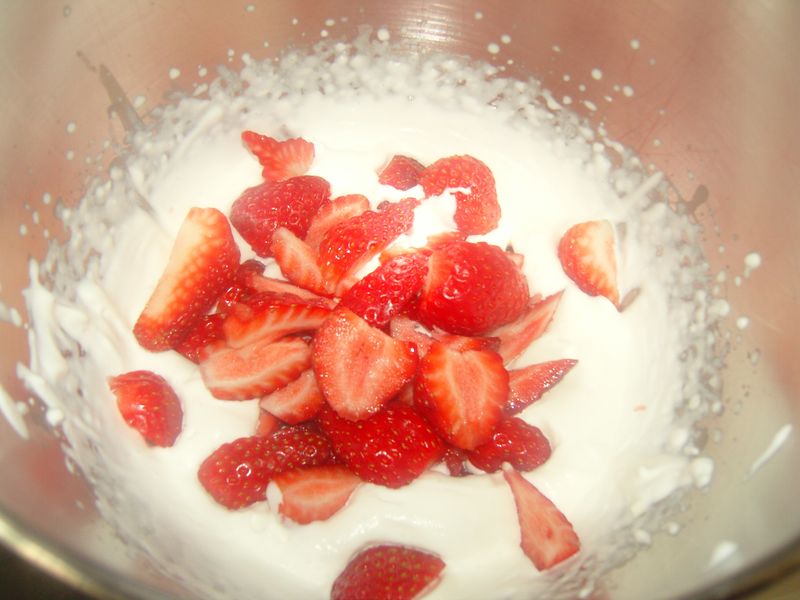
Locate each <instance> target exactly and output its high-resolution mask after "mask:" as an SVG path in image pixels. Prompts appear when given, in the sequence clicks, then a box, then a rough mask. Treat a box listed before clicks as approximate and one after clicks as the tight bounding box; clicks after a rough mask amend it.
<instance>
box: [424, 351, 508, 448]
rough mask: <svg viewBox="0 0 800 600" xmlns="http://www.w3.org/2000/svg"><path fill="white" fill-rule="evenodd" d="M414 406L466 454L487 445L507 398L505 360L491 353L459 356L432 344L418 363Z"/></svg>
mask: <svg viewBox="0 0 800 600" xmlns="http://www.w3.org/2000/svg"><path fill="white" fill-rule="evenodd" d="M414 386H415V387H414V404H415V406H417V408H419V410H420V412H421V413H422V414H423V415H425V417H426V418H427V419H428V420H429V421H430V422H431V423H432V424H433V426H434V427H435V428H436V429H437V431H438V432H439V433H440V434H441V435H442V436H443V437H444V439H445V440H447V441H448V442H450V443H451V444H453V445H454V446H457V447H458V448H463V449H464V450H472V449H474V448H476V447H478V446H480V445H481V444H483V443H486V442H487V441H488V440H489V438H490V437H491V436H492V432H493V431H494V428H495V426H496V425H497V423H498V422H499V421H500V417H501V416H502V408H503V404H504V403H505V401H506V398H507V397H508V373H507V372H506V370H505V369H504V368H503V359H502V358H500V355H499V354H497V353H496V352H491V351H489V350H466V351H464V352H459V351H457V350H454V349H452V348H450V347H449V346H447V345H446V344H443V343H441V342H434V343H433V345H431V348H430V350H429V351H428V353H427V354H426V355H425V357H424V358H423V359H422V360H421V361H420V365H419V370H418V372H417V377H416V380H415V383H414Z"/></svg>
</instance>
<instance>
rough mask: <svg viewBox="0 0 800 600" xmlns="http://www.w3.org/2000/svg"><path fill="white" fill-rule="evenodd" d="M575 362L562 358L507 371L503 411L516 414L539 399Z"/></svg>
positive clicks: (576, 362)
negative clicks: (506, 396) (506, 392)
mask: <svg viewBox="0 0 800 600" xmlns="http://www.w3.org/2000/svg"><path fill="white" fill-rule="evenodd" d="M576 364H578V361H577V360H572V359H570V358H562V359H560V360H552V361H549V362H544V363H538V364H535V365H529V366H527V367H523V368H521V369H514V370H513V371H509V372H508V400H506V406H505V409H504V410H505V413H506V414H507V415H514V414H517V413H518V412H520V411H521V410H522V409H524V408H526V407H527V406H529V405H530V404H533V403H534V402H536V401H537V400H539V398H541V397H542V395H543V394H544V393H545V392H546V391H547V390H549V389H550V388H552V387H553V386H554V385H556V384H557V383H558V382H559V381H561V380H562V379H563V378H564V375H566V374H567V373H569V372H570V370H571V369H572V367H574V366H575V365H576Z"/></svg>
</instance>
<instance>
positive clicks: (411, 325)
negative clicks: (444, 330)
mask: <svg viewBox="0 0 800 600" xmlns="http://www.w3.org/2000/svg"><path fill="white" fill-rule="evenodd" d="M417 325H418V323H417V322H416V321H414V320H413V319H411V318H409V317H407V316H405V315H397V316H396V317H394V318H393V319H392V320H391V321H390V323H389V333H390V335H391V336H392V337H393V338H394V339H396V340H400V341H401V342H410V343H412V344H414V346H415V347H416V350H417V356H419V357H420V358H422V357H423V356H425V355H426V354H427V353H428V350H429V349H430V347H431V344H432V343H433V338H432V337H431V336H429V335H428V334H427V333H423V332H422V331H420V330H419V329H417Z"/></svg>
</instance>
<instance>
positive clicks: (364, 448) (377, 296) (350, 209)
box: [110, 132, 619, 598]
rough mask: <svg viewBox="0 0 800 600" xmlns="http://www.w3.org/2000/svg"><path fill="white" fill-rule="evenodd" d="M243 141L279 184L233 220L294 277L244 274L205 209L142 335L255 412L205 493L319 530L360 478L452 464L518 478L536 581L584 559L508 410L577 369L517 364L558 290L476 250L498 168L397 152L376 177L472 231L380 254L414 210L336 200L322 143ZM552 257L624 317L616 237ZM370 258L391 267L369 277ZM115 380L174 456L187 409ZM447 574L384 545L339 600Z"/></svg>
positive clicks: (210, 475)
mask: <svg viewBox="0 0 800 600" xmlns="http://www.w3.org/2000/svg"><path fill="white" fill-rule="evenodd" d="M242 138H243V140H244V142H245V143H246V145H247V146H248V148H249V149H250V150H251V151H252V152H253V153H254V154H255V155H256V156H257V157H258V159H259V161H260V163H261V164H262V165H263V167H264V178H265V181H264V182H263V183H261V184H259V185H256V186H254V187H251V188H249V189H247V190H245V191H244V192H243V193H242V195H241V196H240V197H239V198H238V199H237V200H236V201H235V202H233V205H232V208H231V213H230V224H232V225H233V227H235V228H236V229H237V230H238V232H239V234H240V235H241V236H242V238H244V240H245V241H247V243H248V244H249V245H250V246H251V247H252V249H253V250H254V251H255V252H256V253H257V254H258V255H259V256H262V257H271V258H270V259H268V260H274V261H275V263H277V265H278V267H279V268H280V270H281V272H282V273H283V275H284V277H285V280H281V279H274V278H268V277H265V276H264V275H263V272H264V264H263V263H261V262H259V261H257V260H248V261H245V262H243V263H241V264H240V252H239V248H238V247H237V245H236V242H235V240H234V237H233V234H232V232H231V226H230V224H229V221H228V218H226V217H225V215H223V214H222V213H220V212H219V211H217V210H215V209H201V208H194V209H192V210H191V211H190V212H189V215H188V216H187V218H186V222H185V223H184V225H183V226H182V227H181V229H180V231H179V232H178V236H177V239H176V241H175V247H174V249H173V251H172V254H171V255H170V258H169V261H168V263H167V266H166V268H165V270H164V273H163V275H162V277H161V279H160V281H159V282H158V284H157V285H156V288H155V290H154V292H153V294H152V297H151V298H150V300H149V301H148V303H147V305H146V306H145V308H144V310H143V311H142V314H141V316H140V317H139V320H138V321H137V323H136V325H135V327H134V333H135V335H136V338H137V339H138V341H139V343H140V344H141V345H142V346H143V347H144V348H146V349H148V350H151V351H163V350H169V349H172V350H175V351H177V352H180V353H181V354H182V355H184V356H185V357H186V358H187V359H189V360H192V361H194V362H196V363H197V364H198V368H199V372H200V374H201V375H202V379H203V381H204V382H205V384H206V386H207V388H208V389H209V391H210V392H211V394H213V395H214V396H215V397H217V398H219V399H221V400H248V399H259V402H260V407H261V411H260V416H259V419H258V423H257V424H256V423H254V435H252V436H250V437H245V438H240V439H238V440H233V441H231V442H229V443H226V444H223V445H222V446H220V447H219V448H218V449H217V450H215V451H214V452H213V453H212V454H211V455H210V456H209V457H208V458H207V459H206V460H205V461H204V462H203V463H202V465H200V466H199V470H198V478H199V480H200V483H201V484H202V485H203V487H204V488H205V489H206V490H207V491H208V493H209V494H210V496H211V497H212V498H213V499H214V500H216V501H217V502H219V503H220V504H222V505H224V506H226V507H228V508H230V509H238V508H242V507H245V506H248V505H250V504H253V503H255V502H259V501H263V500H266V489H267V487H268V485H269V484H270V483H271V482H272V483H273V484H274V485H276V486H277V487H278V488H279V489H280V491H281V494H280V497H281V501H280V504H279V506H278V507H277V509H278V511H279V512H280V513H281V514H282V515H283V516H284V517H285V518H288V519H291V520H293V521H295V522H297V523H310V522H312V521H315V520H321V519H327V518H329V517H331V516H332V515H333V514H334V513H336V512H337V511H338V510H340V509H342V508H343V507H344V506H345V505H346V503H347V502H348V499H349V497H350V495H351V494H352V493H353V492H354V490H355V489H356V488H357V487H358V486H359V485H360V484H361V483H362V482H369V483H373V484H378V485H383V486H387V487H391V488H396V487H400V486H404V485H407V484H409V483H410V482H412V481H413V480H414V479H416V478H417V477H419V476H420V475H422V474H423V473H425V472H426V471H428V470H429V469H431V467H433V466H434V465H437V464H439V463H441V462H442V461H443V462H444V464H445V465H446V468H447V470H449V472H450V473H451V474H452V475H454V476H466V475H470V474H472V473H477V472H478V471H484V472H487V473H492V472H496V471H498V470H500V469H501V468H505V471H504V477H505V479H506V480H507V481H508V484H509V486H510V491H511V493H512V494H513V497H514V500H515V502H516V505H517V509H518V517H519V522H520V527H521V532H522V547H523V550H524V551H525V552H526V554H527V555H528V556H529V557H530V558H531V560H532V561H533V562H534V564H535V565H536V566H537V568H539V569H545V568H549V567H551V566H552V565H554V564H556V563H557V562H560V561H561V560H564V559H565V558H567V557H568V556H570V555H571V554H573V553H574V552H576V551H577V549H578V547H579V543H578V541H577V537H576V536H575V533H574V531H573V530H572V526H571V525H570V524H569V522H568V521H567V519H566V518H565V517H564V515H563V514H561V513H560V512H559V511H558V509H557V508H556V507H555V506H553V505H552V503H550V502H549V500H547V499H546V498H545V497H544V496H542V495H541V494H540V493H539V492H538V491H537V490H536V489H535V488H534V487H533V486H532V485H531V484H530V483H528V482H527V480H526V479H524V478H523V476H522V475H520V473H519V472H520V471H530V470H531V469H534V468H536V467H538V466H539V465H541V464H542V463H544V462H545V461H546V460H547V459H548V458H549V456H550V453H551V447H550V443H549V441H548V440H547V438H546V436H545V435H544V433H543V432H542V431H541V430H540V429H538V428H537V427H534V426H532V425H530V424H528V423H526V422H525V421H523V420H522V419H520V418H518V417H514V416H513V415H515V414H517V413H518V412H520V411H521V410H523V409H524V408H525V407H526V406H528V405H529V404H530V403H532V402H535V401H536V400H538V399H539V398H540V397H541V396H542V394H544V392H546V391H547V390H548V389H549V388H551V387H552V386H554V385H556V384H557V383H558V382H559V381H560V380H561V378H563V377H564V376H565V375H566V373H567V372H568V371H569V370H570V369H571V368H573V367H574V366H575V364H576V361H574V360H569V359H560V360H554V361H551V362H548V363H542V364H538V365H529V366H526V367H522V368H515V369H511V370H509V368H508V366H507V365H508V364H509V363H510V362H511V361H512V360H514V359H515V358H516V357H518V356H519V355H520V354H521V353H522V352H523V351H524V350H525V349H526V348H528V346H529V345H530V344H531V343H532V342H533V341H534V340H536V339H537V338H538V337H539V336H541V335H542V334H543V333H544V332H545V331H546V329H547V327H548V325H549V324H550V322H551V321H552V320H553V317H554V315H555V313H556V309H557V307H558V304H559V301H560V299H561V293H558V294H555V295H553V296H550V297H548V298H545V299H541V298H540V297H539V296H536V297H533V298H532V297H531V296H530V293H529V289H528V282H527V280H526V278H525V276H524V275H523V273H522V270H521V265H522V257H521V256H520V255H517V254H514V253H513V252H507V251H505V250H502V249H501V248H498V247H496V246H492V245H490V244H487V243H484V242H472V241H469V240H468V239H467V237H468V236H469V235H472V234H480V233H486V232H488V231H490V230H492V229H494V228H495V227H496V226H497V223H498V221H499V218H500V207H499V204H498V202H497V193H496V190H495V183H494V177H493V175H492V172H491V170H490V169H489V167H488V166H486V165H485V164H484V163H482V162H481V161H479V160H477V159H475V158H473V157H471V156H452V157H448V158H444V159H441V160H439V161H436V162H435V163H433V164H432V165H430V166H428V167H425V166H424V165H422V164H421V163H419V162H417V161H416V160H414V159H412V158H409V157H405V156H395V157H393V158H392V159H391V160H390V161H389V162H388V163H387V165H386V166H385V167H384V168H383V169H382V170H381V172H380V173H379V175H378V176H379V181H380V182H381V183H383V184H385V185H390V186H393V187H396V188H398V189H402V190H407V189H411V188H414V187H416V186H420V185H421V188H422V190H423V191H424V193H425V196H426V198H425V199H423V200H422V201H421V202H435V201H436V198H435V197H436V196H439V195H441V194H442V193H444V192H445V191H446V190H448V189H452V188H457V191H455V192H454V195H455V198H456V213H455V222H456V224H457V226H458V230H459V231H456V232H443V233H442V234H440V235H437V236H435V237H434V238H431V239H430V240H429V241H428V243H427V244H426V245H425V246H424V247H421V248H410V249H403V250H396V249H390V250H388V251H386V249H387V248H388V247H389V246H390V245H391V244H392V242H393V241H394V240H395V239H396V238H397V237H398V236H400V235H401V234H403V233H405V232H407V231H408V230H409V229H410V228H411V227H412V225H413V221H414V209H415V208H416V207H417V206H418V205H419V204H420V201H419V200H416V199H413V198H408V199H405V200H401V201H399V202H393V203H391V202H383V203H380V204H378V205H377V207H376V208H370V202H369V201H368V200H367V199H366V198H365V197H364V196H361V195H358V194H351V195H347V196H341V197H338V198H335V199H331V198H330V186H329V184H328V182H327V181H325V180H324V179H323V178H321V177H317V176H312V175H307V174H306V172H307V170H308V169H309V167H310V166H311V165H312V162H313V158H314V147H313V144H310V143H309V142H307V141H305V140H302V139H293V140H287V141H283V142H280V141H277V140H274V139H273V138H269V137H267V136H262V135H259V134H256V133H254V132H245V133H244V134H243V135H242ZM465 190H466V191H465ZM384 251H385V252H384ZM558 252H559V256H560V258H561V260H562V264H563V265H564V269H565V272H566V273H567V275H568V276H569V277H570V278H572V279H574V280H575V281H576V283H577V284H578V286H579V287H580V288H581V289H583V290H585V291H586V292H587V293H588V294H591V295H597V294H600V295H605V296H606V297H608V298H609V299H610V300H611V301H612V302H613V303H614V304H618V302H619V295H618V293H617V290H616V267H615V263H614V254H613V253H614V249H613V229H611V226H610V225H609V224H608V223H605V222H592V223H584V224H581V225H578V226H576V227H573V228H572V229H570V230H569V231H568V232H567V234H565V236H564V239H563V240H562V241H561V243H560V245H559V248H558ZM381 253H383V254H381ZM376 257H379V258H380V262H381V264H380V266H378V267H377V268H376V269H375V270H373V271H372V272H370V273H369V274H367V275H366V276H363V277H361V276H360V272H361V270H362V269H363V267H364V266H365V265H366V264H367V263H368V262H369V261H371V260H372V259H374V258H376ZM110 386H111V389H112V390H113V392H114V393H115V394H116V395H117V397H118V400H119V405H120V410H121V412H122V414H123V416H124V417H125V419H126V421H128V422H129V423H130V424H131V425H132V426H133V427H136V428H137V429H138V430H139V431H140V432H141V433H142V435H143V436H144V437H145V439H146V440H148V441H149V442H151V443H153V444H159V445H172V444H173V443H174V442H175V439H176V438H177V437H178V435H179V433H180V428H181V417H182V413H181V407H180V402H179V400H178V399H177V397H176V396H175V394H174V392H172V390H171V388H169V386H168V384H166V382H165V381H164V380H163V379H161V378H160V377H158V376H156V375H154V374H152V373H150V374H147V375H142V372H134V373H129V374H125V375H121V376H118V377H115V378H112V379H111V380H110ZM468 463H469V465H471V466H468ZM503 465H506V466H505V467H504V466H503ZM507 465H510V466H507ZM442 569H444V563H442V562H441V561H440V560H439V559H438V558H437V557H434V556H432V555H430V554H427V553H424V552H421V551H417V550H411V549H407V548H403V547H398V546H380V547H376V548H371V549H369V550H367V551H364V552H362V553H361V554H359V555H358V556H356V557H355V558H354V559H353V561H352V562H351V564H350V566H348V568H347V570H346V571H345V572H344V573H342V575H341V576H340V577H339V579H337V582H336V584H335V586H334V590H333V597H335V598H351V597H362V596H358V595H353V594H352V593H351V590H353V589H355V588H358V589H363V590H366V592H363V593H366V594H367V596H369V597H370V598H373V597H374V598H378V597H383V596H381V594H380V593H379V590H380V589H384V590H385V589H390V588H391V587H392V586H395V585H400V583H404V582H405V581H406V580H407V579H409V580H414V581H415V582H416V583H415V585H417V584H418V587H419V589H416V588H415V590H416V591H414V595H413V597H416V594H417V593H419V592H420V591H421V590H422V589H424V588H426V587H428V585H429V584H431V583H432V582H434V581H435V580H436V579H437V578H438V576H439V574H440V572H441V571H442ZM354 586H355V588H354ZM387 586H389V587H387ZM409 589H410V588H409ZM373 592H374V593H373ZM370 594H372V595H370ZM409 594H410V592H409ZM362 595H363V594H362ZM367 596H364V597H367ZM392 597H394V596H392ZM409 597H412V596H409Z"/></svg>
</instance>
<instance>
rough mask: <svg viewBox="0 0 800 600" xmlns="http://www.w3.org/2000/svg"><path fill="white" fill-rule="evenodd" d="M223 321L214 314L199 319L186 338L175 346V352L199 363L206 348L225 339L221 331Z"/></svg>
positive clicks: (223, 318)
mask: <svg viewBox="0 0 800 600" xmlns="http://www.w3.org/2000/svg"><path fill="white" fill-rule="evenodd" d="M224 321H225V317H224V316H222V315H220V314H216V313H215V314H212V315H204V316H202V317H200V320H199V321H198V322H197V323H195V325H194V327H192V328H191V329H190V330H189V333H187V334H186V337H184V338H183V339H182V340H181V341H180V342H178V343H177V344H176V345H175V350H176V351H177V352H178V353H180V354H182V355H183V356H185V357H186V358H188V359H189V360H190V361H192V362H193V363H195V364H197V363H199V362H200V361H201V360H202V359H203V357H204V356H205V350H206V348H208V347H209V346H212V345H214V344H216V343H217V342H219V341H222V340H224V339H225V333H224V332H223V330H222V323H223V322H224Z"/></svg>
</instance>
